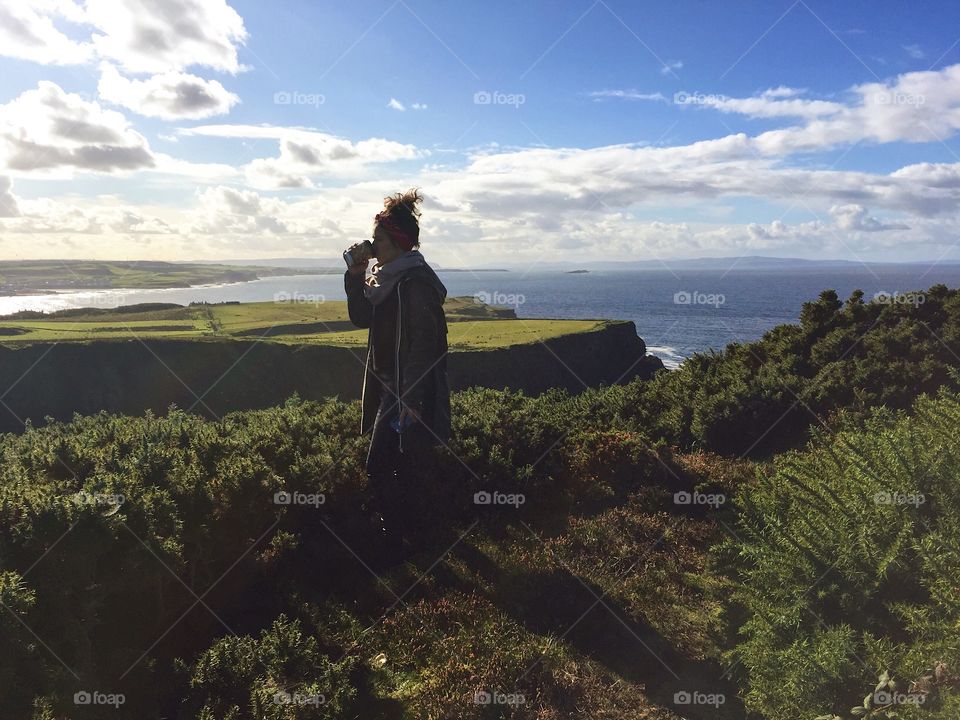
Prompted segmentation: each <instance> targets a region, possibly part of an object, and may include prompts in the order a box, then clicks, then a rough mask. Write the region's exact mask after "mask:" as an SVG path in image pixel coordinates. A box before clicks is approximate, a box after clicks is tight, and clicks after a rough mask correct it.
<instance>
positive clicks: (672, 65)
mask: <svg viewBox="0 0 960 720" xmlns="http://www.w3.org/2000/svg"><path fill="white" fill-rule="evenodd" d="M682 67H683V61H682V60H677V61H675V62H669V61H668V62H666V63H664V65H663V67H661V68H660V74H661V75H670V74H671V73H672V72H673V71H674V70H679V69H680V68H682Z"/></svg>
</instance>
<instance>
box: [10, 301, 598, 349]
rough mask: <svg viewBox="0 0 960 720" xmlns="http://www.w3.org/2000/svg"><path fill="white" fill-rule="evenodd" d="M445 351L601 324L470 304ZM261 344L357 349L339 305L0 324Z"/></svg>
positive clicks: (360, 334) (65, 335)
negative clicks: (538, 317) (518, 315)
mask: <svg viewBox="0 0 960 720" xmlns="http://www.w3.org/2000/svg"><path fill="white" fill-rule="evenodd" d="M444 310H445V312H446V316H447V321H448V329H449V335H448V343H449V345H450V348H451V349H452V350H480V349H492V348H499V347H508V346H510V345H518V344H524V343H532V342H537V341H541V340H546V339H549V338H554V337H558V336H560V335H567V334H571V333H578V332H586V331H590V330H595V329H598V328H600V327H602V326H603V325H605V324H606V322H607V321H603V320H521V319H517V318H516V317H515V314H514V313H513V311H512V310H510V309H508V308H500V307H494V306H489V305H480V304H477V303H475V302H474V300H473V298H471V297H458V298H448V299H447V301H446V303H445V304H444ZM136 338H139V339H148V338H149V339H178V340H214V341H228V340H262V341H265V342H267V341H269V342H282V343H290V344H308V343H309V344H323V345H332V346H339V347H353V346H358V345H359V346H362V345H365V344H366V342H367V331H366V330H365V329H359V328H356V327H355V326H354V325H353V324H352V323H351V322H350V318H349V316H348V314H347V304H346V301H325V302H258V303H239V304H238V303H235V304H221V305H190V306H182V305H172V304H164V305H159V304H152V305H139V306H137V305H131V306H126V307H122V308H117V309H112V310H103V309H77V310H67V311H60V312H57V313H50V314H41V313H17V314H15V315H7V316H2V317H0V344H3V345H20V344H25V343H38V342H89V341H91V340H127V339H136Z"/></svg>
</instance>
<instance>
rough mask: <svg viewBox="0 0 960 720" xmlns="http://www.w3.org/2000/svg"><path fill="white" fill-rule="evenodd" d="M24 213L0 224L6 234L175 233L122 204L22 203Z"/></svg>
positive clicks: (57, 201) (161, 221)
mask: <svg viewBox="0 0 960 720" xmlns="http://www.w3.org/2000/svg"><path fill="white" fill-rule="evenodd" d="M22 205H23V206H24V207H23V212H22V213H21V214H20V215H19V216H18V217H16V218H11V219H3V220H0V228H2V230H3V231H4V232H6V233H24V234H30V235H44V234H50V235H63V234H67V233H75V234H83V235H104V234H122V235H158V234H159V235H165V234H170V233H173V232H174V231H175V230H174V228H172V227H171V226H170V225H169V224H168V223H167V222H165V221H164V220H162V219H161V218H159V217H156V216H152V215H147V214H145V213H144V212H143V211H142V210H141V209H139V208H136V207H132V206H129V205H124V204H115V205H101V204H93V205H87V206H84V205H78V204H76V203H73V202H62V201H59V200H55V199H51V198H40V199H36V200H29V201H27V200H24V201H22Z"/></svg>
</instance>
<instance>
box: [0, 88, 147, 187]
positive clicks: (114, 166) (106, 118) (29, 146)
mask: <svg viewBox="0 0 960 720" xmlns="http://www.w3.org/2000/svg"><path fill="white" fill-rule="evenodd" d="M0 160H2V165H3V166H4V167H6V168H7V169H8V170H17V171H32V170H42V169H47V168H58V167H74V168H80V169H84V170H95V171H101V172H112V171H117V170H136V169H139V168H150V167H153V165H154V158H153V156H152V154H151V153H150V149H149V147H148V144H147V141H146V139H145V138H144V137H143V136H142V135H141V134H140V133H138V132H136V131H135V130H134V129H133V128H132V127H130V125H129V124H128V123H127V120H126V118H124V117H123V115H121V114H120V113H118V112H115V111H113V110H105V109H103V108H101V107H100V105H99V104H97V103H95V102H87V101H85V100H83V99H82V98H81V97H80V96H79V95H75V94H72V93H66V92H64V91H63V89H62V88H61V87H60V86H59V85H57V84H56V83H52V82H49V81H46V80H42V81H40V82H39V83H37V87H36V89H33V90H27V91H26V92H24V93H22V94H21V95H20V96H19V97H16V98H14V99H13V100H11V101H10V102H8V103H7V104H5V105H0Z"/></svg>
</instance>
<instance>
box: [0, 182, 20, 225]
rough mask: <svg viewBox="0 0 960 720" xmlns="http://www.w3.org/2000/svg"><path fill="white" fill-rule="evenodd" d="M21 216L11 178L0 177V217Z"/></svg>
mask: <svg viewBox="0 0 960 720" xmlns="http://www.w3.org/2000/svg"><path fill="white" fill-rule="evenodd" d="M18 215H20V206H19V205H18V203H17V198H16V197H15V196H14V194H13V183H12V182H11V180H10V178H8V177H6V176H5V175H0V217H17V216H18Z"/></svg>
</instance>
